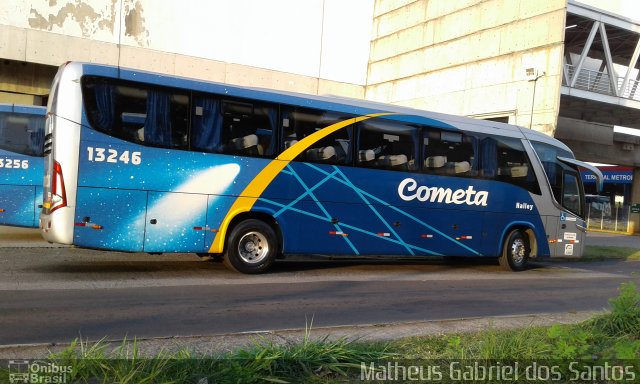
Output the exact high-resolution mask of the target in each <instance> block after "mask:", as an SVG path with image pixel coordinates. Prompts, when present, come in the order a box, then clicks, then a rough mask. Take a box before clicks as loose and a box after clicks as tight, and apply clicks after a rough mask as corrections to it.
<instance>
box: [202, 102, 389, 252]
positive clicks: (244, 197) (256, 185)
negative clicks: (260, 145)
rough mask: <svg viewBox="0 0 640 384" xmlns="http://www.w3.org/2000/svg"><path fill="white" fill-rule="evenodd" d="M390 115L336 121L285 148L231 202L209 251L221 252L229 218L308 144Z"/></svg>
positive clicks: (245, 209) (244, 207)
mask: <svg viewBox="0 0 640 384" xmlns="http://www.w3.org/2000/svg"><path fill="white" fill-rule="evenodd" d="M387 115H392V113H375V114H371V115H365V116H360V117H356V118H353V119H347V120H343V121H340V122H338V123H335V124H332V125H330V126H328V127H326V128H323V129H321V130H319V131H317V132H314V133H313V134H311V135H309V136H307V137H305V138H304V139H302V140H300V141H299V142H297V143H295V144H294V145H292V146H291V147H289V148H288V149H287V150H285V151H284V152H282V153H281V154H280V155H279V156H278V157H276V158H275V159H274V160H272V161H271V162H270V163H269V164H267V166H266V167H264V169H262V171H260V173H259V174H258V175H257V176H256V177H255V178H254V179H253V180H252V181H251V182H250V183H249V185H247V187H246V188H245V189H244V191H242V193H241V194H240V196H238V198H237V199H236V201H235V202H234V203H233V205H232V206H231V208H230V209H229V211H227V214H226V216H225V217H224V219H223V220H222V223H221V224H220V227H219V228H218V232H217V233H216V237H215V239H213V243H212V244H211V247H210V248H209V253H222V251H223V249H224V238H225V236H226V234H227V228H228V227H229V223H230V222H231V220H232V219H233V218H234V217H236V216H237V215H239V214H241V213H243V212H249V211H250V210H251V208H252V207H253V205H254V204H255V202H256V201H257V200H258V199H259V198H260V196H262V193H263V192H264V191H265V189H267V187H268V186H269V184H271V182H272V181H273V179H275V178H276V176H278V174H279V173H280V172H281V171H282V170H283V169H284V168H285V167H286V166H287V165H289V163H290V162H291V161H292V160H293V159H295V158H296V157H297V156H298V155H300V154H301V153H302V152H303V151H305V150H307V149H308V148H309V147H310V146H312V145H313V144H315V143H316V142H318V141H319V140H321V139H323V138H325V137H327V136H328V135H330V134H332V133H334V132H336V131H338V130H340V129H342V128H345V127H347V126H349V125H351V124H355V123H357V122H360V121H363V120H367V119H371V118H374V117H380V116H387Z"/></svg>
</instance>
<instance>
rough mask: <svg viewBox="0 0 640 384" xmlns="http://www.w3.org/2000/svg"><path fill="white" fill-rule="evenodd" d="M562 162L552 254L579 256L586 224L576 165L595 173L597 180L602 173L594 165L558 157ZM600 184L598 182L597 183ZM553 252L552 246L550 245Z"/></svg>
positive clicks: (581, 252)
mask: <svg viewBox="0 0 640 384" xmlns="http://www.w3.org/2000/svg"><path fill="white" fill-rule="evenodd" d="M558 160H560V161H562V162H563V163H564V164H563V165H564V166H563V170H562V193H561V196H560V199H561V201H560V205H561V206H562V210H561V211H560V216H559V217H558V219H557V220H558V225H557V242H556V246H555V250H556V252H555V254H554V253H552V255H554V256H560V257H580V256H581V255H582V254H583V251H584V242H585V240H586V235H587V225H586V222H585V221H584V219H583V218H584V217H585V212H584V209H585V202H584V189H583V186H582V180H581V177H580V171H579V170H578V166H582V167H585V168H588V169H589V170H591V171H592V172H594V173H596V177H597V178H598V180H602V179H603V177H602V173H601V172H600V171H599V170H598V169H597V168H595V167H593V166H591V165H588V164H586V163H583V162H581V161H577V160H575V159H568V158H563V157H558ZM597 184H598V185H601V182H600V183H597ZM552 252H553V247H552Z"/></svg>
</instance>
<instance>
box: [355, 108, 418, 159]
mask: <svg viewBox="0 0 640 384" xmlns="http://www.w3.org/2000/svg"><path fill="white" fill-rule="evenodd" d="M417 137H418V129H417V128H415V127H413V126H410V125H405V124H402V123H396V122H391V121H380V120H378V121H367V122H363V123H361V124H360V125H359V135H358V151H357V164H358V165H359V166H362V167H371V168H383V169H391V170H399V171H413V170H416V169H417V164H416V161H415V154H416V152H417V151H416V139H417Z"/></svg>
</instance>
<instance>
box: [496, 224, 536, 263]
mask: <svg viewBox="0 0 640 384" xmlns="http://www.w3.org/2000/svg"><path fill="white" fill-rule="evenodd" d="M527 240H528V238H527V236H526V235H525V234H524V233H523V232H522V231H520V230H518V229H515V230H513V231H511V232H510V233H509V235H508V236H507V240H506V241H505V242H504V245H503V246H502V255H500V258H499V259H498V261H499V263H500V266H501V267H502V269H506V270H508V271H522V270H524V269H526V268H527V262H528V261H529V252H530V251H529V244H528V241H527Z"/></svg>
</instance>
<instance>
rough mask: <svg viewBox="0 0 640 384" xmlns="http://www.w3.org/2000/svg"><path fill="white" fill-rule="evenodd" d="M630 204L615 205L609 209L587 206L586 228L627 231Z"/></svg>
mask: <svg viewBox="0 0 640 384" xmlns="http://www.w3.org/2000/svg"><path fill="white" fill-rule="evenodd" d="M630 217H631V206H630V205H620V204H618V205H616V206H612V207H611V208H610V209H609V210H600V209H592V208H591V206H587V229H595V230H600V231H613V232H624V233H628V232H629V218H630Z"/></svg>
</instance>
